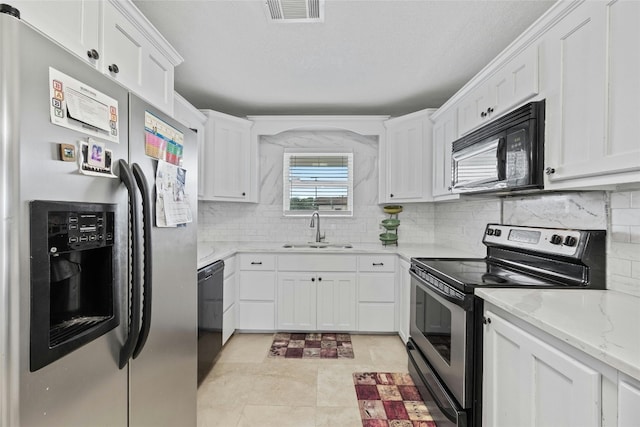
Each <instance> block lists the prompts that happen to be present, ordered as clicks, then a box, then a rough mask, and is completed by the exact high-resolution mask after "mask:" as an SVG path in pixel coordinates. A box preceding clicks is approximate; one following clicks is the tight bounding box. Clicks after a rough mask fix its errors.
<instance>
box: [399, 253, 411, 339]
mask: <svg viewBox="0 0 640 427" xmlns="http://www.w3.org/2000/svg"><path fill="white" fill-rule="evenodd" d="M409 267H411V264H410V263H409V262H407V261H405V260H403V259H401V260H399V261H398V272H397V273H396V279H397V283H398V287H399V288H400V289H399V294H400V300H399V301H398V302H399V304H398V312H399V313H398V319H399V321H398V333H399V334H400V338H402V341H403V342H405V343H406V342H407V341H408V340H409V326H410V314H411V301H410V299H411V275H410V274H409Z"/></svg>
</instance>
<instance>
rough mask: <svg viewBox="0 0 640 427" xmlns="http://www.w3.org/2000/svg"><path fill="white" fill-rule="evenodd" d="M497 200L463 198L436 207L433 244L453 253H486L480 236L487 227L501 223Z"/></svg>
mask: <svg viewBox="0 0 640 427" xmlns="http://www.w3.org/2000/svg"><path fill="white" fill-rule="evenodd" d="M500 217H501V212H500V199H498V198H489V199H474V198H465V199H462V200H459V201H455V202H445V203H438V204H436V213H435V239H436V240H435V241H436V242H438V243H442V244H444V245H447V246H451V247H453V248H456V249H462V250H466V251H470V252H473V253H474V254H475V255H477V256H478V257H483V256H485V255H486V253H487V248H486V246H485V245H484V244H482V236H483V234H484V230H485V227H486V226H487V224H488V223H500Z"/></svg>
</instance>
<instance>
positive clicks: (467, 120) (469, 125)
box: [458, 83, 490, 136]
mask: <svg viewBox="0 0 640 427" xmlns="http://www.w3.org/2000/svg"><path fill="white" fill-rule="evenodd" d="M489 102H490V101H489V86H488V85H487V84H486V83H483V84H480V85H479V86H478V87H476V88H475V89H473V90H472V91H471V92H470V93H469V94H468V95H467V96H465V97H464V98H463V99H462V101H460V104H459V105H458V132H459V135H460V136H461V135H464V134H466V133H469V132H470V131H472V130H473V129H475V128H476V127H478V126H480V125H481V124H482V123H483V122H484V121H485V120H486V119H487V116H486V111H487V108H488V105H489Z"/></svg>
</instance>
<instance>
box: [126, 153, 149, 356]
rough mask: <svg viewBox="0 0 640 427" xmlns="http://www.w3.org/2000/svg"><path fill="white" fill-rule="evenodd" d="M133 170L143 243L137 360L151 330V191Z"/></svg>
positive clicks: (139, 170)
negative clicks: (140, 315) (138, 197)
mask: <svg viewBox="0 0 640 427" xmlns="http://www.w3.org/2000/svg"><path fill="white" fill-rule="evenodd" d="M131 167H132V169H133V176H134V178H135V180H136V184H138V188H139V189H140V193H141V194H142V239H143V241H144V244H143V248H142V258H143V259H144V267H143V280H144V284H143V288H142V326H141V327H140V336H139V337H138V340H137V343H136V347H135V349H134V351H133V358H134V359H135V358H137V357H138V356H139V355H140V352H142V349H143V348H144V345H145V343H146V342H147V338H148V337H149V330H150V329H151V302H152V299H151V296H152V293H153V292H152V289H153V277H152V271H153V265H152V258H153V257H152V253H151V248H152V246H151V227H152V221H151V218H152V217H151V206H152V205H151V191H150V190H149V185H148V183H147V178H146V177H145V176H144V172H142V168H141V167H140V165H138V164H137V163H134V164H132V165H131Z"/></svg>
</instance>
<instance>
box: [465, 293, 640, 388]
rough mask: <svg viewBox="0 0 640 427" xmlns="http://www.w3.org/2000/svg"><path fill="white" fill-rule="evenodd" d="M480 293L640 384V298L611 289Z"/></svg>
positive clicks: (500, 306) (485, 298)
mask: <svg viewBox="0 0 640 427" xmlns="http://www.w3.org/2000/svg"><path fill="white" fill-rule="evenodd" d="M475 293H476V295H478V296H479V297H481V298H482V299H484V300H485V301H487V302H490V303H491V304H493V305H495V306H497V307H499V308H502V309H503V310H505V311H507V312H509V313H511V314H513V315H514V316H516V317H518V318H520V319H522V320H524V321H526V322H528V323H529V324H531V325H533V326H536V327H537V328H539V329H541V330H542V331H544V332H547V333H548V334H550V335H552V336H554V337H556V338H558V339H560V340H562V341H564V342H566V343H567V344H569V345H571V346H573V347H575V348H577V349H578V350H581V351H582V352H584V353H586V354H588V355H590V356H592V357H594V358H595V359H598V360H600V361H602V362H604V363H606V364H607V365H610V366H612V367H614V368H615V369H617V370H619V371H621V372H624V373H625V374H627V375H629V376H631V377H633V378H635V379H637V380H640V298H639V297H636V296H633V295H629V294H625V293H621V292H616V291H611V290H595V289H593V290H591V289H589V290H587V289H585V290H579V291H576V290H575V289H541V290H536V289H533V290H532V289H495V288H494V289H477V290H476V292H475Z"/></svg>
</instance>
